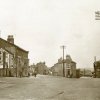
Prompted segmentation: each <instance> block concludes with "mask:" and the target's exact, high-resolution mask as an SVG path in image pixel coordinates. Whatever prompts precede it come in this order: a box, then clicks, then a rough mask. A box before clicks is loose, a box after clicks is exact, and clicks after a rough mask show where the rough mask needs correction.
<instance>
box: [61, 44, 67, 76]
mask: <svg viewBox="0 0 100 100" xmlns="http://www.w3.org/2000/svg"><path fill="white" fill-rule="evenodd" d="M61 48H62V49H63V77H65V68H64V49H65V48H66V46H64V45H62V46H61Z"/></svg>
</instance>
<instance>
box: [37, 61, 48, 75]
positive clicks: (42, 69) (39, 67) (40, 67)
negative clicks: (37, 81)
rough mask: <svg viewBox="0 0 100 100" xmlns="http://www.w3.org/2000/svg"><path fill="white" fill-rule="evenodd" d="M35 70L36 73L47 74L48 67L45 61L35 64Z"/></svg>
mask: <svg viewBox="0 0 100 100" xmlns="http://www.w3.org/2000/svg"><path fill="white" fill-rule="evenodd" d="M36 71H37V74H41V75H47V74H48V72H49V69H48V67H47V66H46V64H45V62H39V63H37V64H36Z"/></svg>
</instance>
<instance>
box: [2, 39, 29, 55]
mask: <svg viewBox="0 0 100 100" xmlns="http://www.w3.org/2000/svg"><path fill="white" fill-rule="evenodd" d="M0 40H1V41H4V42H6V43H8V44H10V45H12V46H14V47H16V48H18V49H20V50H21V51H24V52H26V53H28V51H26V50H24V49H22V48H20V47H19V46H17V45H15V44H13V43H10V42H8V41H6V40H4V39H2V38H0Z"/></svg>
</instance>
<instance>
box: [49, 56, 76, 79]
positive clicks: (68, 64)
mask: <svg viewBox="0 0 100 100" xmlns="http://www.w3.org/2000/svg"><path fill="white" fill-rule="evenodd" d="M51 70H52V74H53V75H57V76H63V74H64V76H65V77H73V78H74V77H76V62H74V61H72V59H71V57H70V55H67V56H66V59H64V69H63V60H62V58H60V59H58V62H57V63H56V64H54V66H53V67H52V68H51ZM63 70H64V73H63Z"/></svg>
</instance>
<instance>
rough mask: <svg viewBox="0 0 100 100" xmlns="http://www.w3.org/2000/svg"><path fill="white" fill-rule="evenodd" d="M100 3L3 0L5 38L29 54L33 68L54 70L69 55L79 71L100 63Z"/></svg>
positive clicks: (91, 0) (1, 27)
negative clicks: (98, 13)
mask: <svg viewBox="0 0 100 100" xmlns="http://www.w3.org/2000/svg"><path fill="white" fill-rule="evenodd" d="M95 11H100V0H0V31H1V37H2V38H4V39H7V36H8V35H14V39H15V44H16V45H18V46H20V47H21V48H23V49H25V50H27V51H29V59H30V64H33V63H35V64H36V63H38V62H40V61H41V62H44V61H45V62H46V65H47V66H48V67H52V66H53V65H54V64H55V63H57V61H58V59H59V58H60V57H62V48H61V46H62V45H65V46H66V48H65V56H66V55H67V54H68V55H70V56H71V58H72V60H73V61H75V62H76V63H77V67H78V68H88V67H89V68H93V62H94V56H96V57H97V60H100V20H95Z"/></svg>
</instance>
